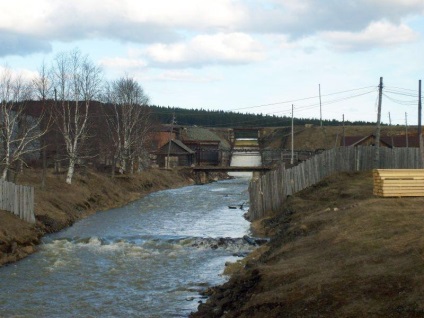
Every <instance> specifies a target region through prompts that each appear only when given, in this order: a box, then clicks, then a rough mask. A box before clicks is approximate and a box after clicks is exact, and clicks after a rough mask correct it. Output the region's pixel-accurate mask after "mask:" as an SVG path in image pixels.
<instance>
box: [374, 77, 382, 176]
mask: <svg viewBox="0 0 424 318" xmlns="http://www.w3.org/2000/svg"><path fill="white" fill-rule="evenodd" d="M382 99H383V77H380V85H378V113H377V131H376V134H375V147H376V148H375V159H374V168H376V169H377V168H379V167H380V130H381V127H380V124H381V102H382Z"/></svg>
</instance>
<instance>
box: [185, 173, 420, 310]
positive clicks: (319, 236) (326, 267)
mask: <svg viewBox="0 0 424 318" xmlns="http://www.w3.org/2000/svg"><path fill="white" fill-rule="evenodd" d="M259 225H260V228H262V230H263V232H264V233H265V234H267V235H269V236H271V237H272V240H271V241H270V243H268V244H267V245H266V246H265V247H263V248H262V253H261V255H260V257H252V258H251V259H250V260H247V262H246V265H245V266H244V269H242V270H240V271H239V272H238V274H234V275H233V276H232V278H231V279H230V281H229V282H228V283H226V284H224V285H223V286H219V287H216V288H214V289H212V290H209V294H211V295H212V296H211V297H210V299H209V301H208V302H207V303H206V304H203V305H200V310H199V312H197V313H195V314H192V317H223V316H225V317H227V318H230V317H268V318H269V317H424V303H423V301H422V300H423V299H424V287H423V286H424V284H423V283H424V236H423V230H424V198H377V197H374V196H373V195H372V178H371V174H370V173H368V174H364V173H361V174H340V175H337V176H333V177H330V178H328V179H326V180H324V181H322V182H321V183H320V184H318V185H316V186H315V187H311V188H310V189H306V190H304V191H302V192H300V193H299V194H297V195H295V196H293V197H291V198H290V199H289V200H288V201H287V203H286V205H285V206H284V207H283V208H282V211H281V213H280V215H279V216H278V217H274V218H270V219H267V220H263V221H262V222H260V224H259Z"/></svg>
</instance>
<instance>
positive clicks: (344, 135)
mask: <svg viewBox="0 0 424 318" xmlns="http://www.w3.org/2000/svg"><path fill="white" fill-rule="evenodd" d="M343 147H346V134H345V122H344V114H343Z"/></svg>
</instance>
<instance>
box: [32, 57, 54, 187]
mask: <svg viewBox="0 0 424 318" xmlns="http://www.w3.org/2000/svg"><path fill="white" fill-rule="evenodd" d="M33 84H34V89H35V94H36V96H37V98H38V99H39V100H40V101H41V103H42V105H41V107H42V114H43V120H42V121H41V123H40V124H41V127H42V130H45V131H47V130H48V129H49V128H50V116H48V115H51V111H49V110H47V99H48V98H49V97H50V95H51V90H52V82H51V79H50V77H49V72H48V69H47V65H46V63H45V62H44V61H43V62H42V64H41V66H40V68H39V70H38V75H37V77H36V78H35V79H34V81H33ZM47 146H48V145H47V141H46V135H45V134H44V135H43V136H42V137H41V147H42V159H43V173H42V176H41V187H42V188H43V189H44V188H45V183H46V174H47V155H46V151H47Z"/></svg>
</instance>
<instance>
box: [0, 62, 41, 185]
mask: <svg viewBox="0 0 424 318" xmlns="http://www.w3.org/2000/svg"><path fill="white" fill-rule="evenodd" d="M32 96H33V86H32V83H31V82H30V81H26V80H24V79H23V77H22V76H21V75H13V74H12V71H11V70H10V69H9V68H4V70H3V71H2V73H1V75H0V99H1V104H0V125H1V134H0V138H1V143H2V153H1V167H2V172H1V179H2V180H10V174H9V172H10V169H11V167H12V165H13V164H15V163H17V164H20V163H22V164H24V163H25V156H26V155H28V154H30V153H34V152H39V151H40V145H39V142H38V140H39V139H40V137H41V136H43V135H44V134H45V132H46V131H45V130H43V129H42V127H41V122H42V120H43V115H44V114H43V113H38V114H37V116H29V115H28V112H29V109H28V105H27V102H28V101H30V100H31V98H32Z"/></svg>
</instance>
